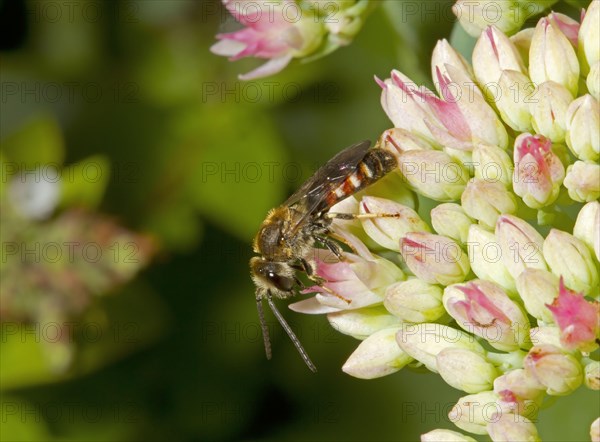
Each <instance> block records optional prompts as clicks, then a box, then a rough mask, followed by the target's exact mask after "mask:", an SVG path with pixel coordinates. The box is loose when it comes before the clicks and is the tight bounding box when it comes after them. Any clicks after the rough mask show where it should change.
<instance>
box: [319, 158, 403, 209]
mask: <svg viewBox="0 0 600 442" xmlns="http://www.w3.org/2000/svg"><path fill="white" fill-rule="evenodd" d="M397 166H398V162H397V161H396V158H395V157H394V155H392V154H391V153H390V152H388V151H387V150H383V149H379V148H375V149H371V150H369V151H367V153H366V155H365V157H364V158H363V159H362V160H361V161H360V162H359V163H358V164H357V165H356V169H355V170H354V172H352V173H351V174H350V175H348V176H347V177H346V178H345V179H344V181H343V182H342V184H340V185H339V186H338V187H336V188H335V189H333V190H332V191H331V192H329V194H328V195H327V197H326V198H325V201H326V202H327V205H328V207H331V206H333V205H334V204H336V203H337V202H338V201H341V200H343V199H344V198H347V197H349V196H351V195H353V194H355V193H356V192H358V191H360V190H362V189H364V188H365V187H368V186H370V185H371V184H373V183H374V182H375V181H377V180H379V179H381V178H383V177H384V176H385V175H386V174H388V173H389V172H391V171H392V170H394V169H395V168H396V167H397Z"/></svg>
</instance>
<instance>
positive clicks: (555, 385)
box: [524, 345, 583, 396]
mask: <svg viewBox="0 0 600 442" xmlns="http://www.w3.org/2000/svg"><path fill="white" fill-rule="evenodd" d="M524 366H525V371H526V372H527V373H528V374H529V375H531V376H533V377H534V378H535V379H537V381H538V382H539V383H540V384H542V385H543V386H544V387H545V388H546V393H548V394H550V395H553V396H563V395H567V394H569V393H572V392H573V391H575V390H576V389H577V388H578V387H579V386H580V385H581V383H582V381H583V369H582V367H581V364H580V363H579V362H578V361H577V359H575V358H574V357H573V356H571V355H570V354H568V353H565V352H563V351H562V350H561V349H560V348H557V347H553V346H551V345H541V346H535V347H533V348H532V349H531V350H529V353H528V354H527V356H526V357H525V360H524Z"/></svg>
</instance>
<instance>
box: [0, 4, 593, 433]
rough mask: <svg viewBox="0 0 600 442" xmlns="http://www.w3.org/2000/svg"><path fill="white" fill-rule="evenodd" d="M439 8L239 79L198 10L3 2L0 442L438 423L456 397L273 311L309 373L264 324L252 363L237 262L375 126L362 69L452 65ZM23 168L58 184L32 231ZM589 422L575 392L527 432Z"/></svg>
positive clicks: (460, 41)
mask: <svg viewBox="0 0 600 442" xmlns="http://www.w3.org/2000/svg"><path fill="white" fill-rule="evenodd" d="M425 4H426V5H425ZM451 4H452V2H450V1H430V2H422V3H419V2H403V1H387V2H384V5H383V7H382V8H379V9H377V10H376V11H375V12H374V13H373V14H372V15H371V17H370V18H369V19H368V21H367V23H366V25H365V26H364V29H363V30H362V31H361V33H360V34H359V35H358V37H357V38H356V39H355V41H354V42H353V44H352V45H350V46H348V47H346V48H342V49H340V50H338V51H337V52H335V53H333V54H332V55H330V56H328V57H326V58H324V59H321V60H318V61H316V62H312V63H307V64H300V63H297V64H292V65H291V66H289V67H288V68H287V69H286V70H285V71H284V72H282V73H281V74H279V75H277V76H274V77H271V78H268V79H265V80H262V81H253V82H246V83H240V82H238V81H237V75H238V74H239V73H243V72H247V71H248V70H250V69H251V68H253V67H255V66H256V64H257V62H256V60H243V61H239V62H236V63H230V62H228V61H227V60H226V59H224V58H222V57H218V56H216V55H213V54H211V53H210V52H209V47H210V46H211V45H212V44H213V43H214V41H215V39H214V35H215V34H216V33H217V32H219V31H222V30H223V29H230V28H231V24H232V23H231V21H232V19H231V17H228V15H227V13H226V11H225V10H224V9H223V8H222V7H221V5H220V3H219V2H217V1H214V0H211V1H198V0H149V1H129V0H127V1H125V0H124V1H106V2H101V1H66V0H65V1H62V0H61V1H25V0H2V1H0V19H1V23H0V32H2V38H1V44H2V52H1V57H2V63H1V68H0V69H1V71H0V72H1V87H2V91H1V92H2V95H1V112H0V129H1V133H0V143H1V154H2V156H1V158H0V161H1V162H2V181H1V184H2V190H1V194H2V207H1V210H2V211H1V217H2V263H1V265H2V266H1V267H0V271H1V276H2V306H1V308H0V313H1V318H2V342H1V344H0V345H1V347H0V349H1V351H2V354H1V361H0V369H1V371H0V382H1V385H0V386H1V399H2V410H1V416H0V418H1V427H0V428H1V430H0V438H1V439H2V440H6V441H13V440H14V441H16V440H22V441H37V440H40V441H42V440H43V441H55V440H56V441H67V440H68V441H71V440H73V441H75V440H76V441H108V440H115V441H121V440H122V441H139V440H155V441H165V440H180V441H200V440H240V439H242V440H340V441H341V440H344V441H345V440H418V436H419V434H421V433H423V432H426V431H429V430H431V429H434V428H439V427H447V428H452V427H453V426H452V424H451V423H450V422H448V420H447V418H446V415H447V413H448V411H449V410H450V408H451V406H452V405H453V403H454V402H455V401H456V400H457V399H458V398H459V397H460V396H462V394H461V392H459V391H456V390H453V389H451V388H450V387H448V386H446V385H445V384H444V383H443V381H442V380H441V379H440V378H439V377H438V376H435V375H432V374H426V373H422V372H414V371H410V370H403V371H402V372H400V373H397V374H395V375H392V376H388V377H386V378H383V379H379V380H373V381H362V380H358V379H354V378H351V377H349V376H347V375H346V374H344V373H343V372H342V371H341V365H342V364H343V362H344V361H345V360H346V358H347V357H348V356H349V354H350V353H351V352H352V351H353V349H354V348H355V347H356V345H357V342H356V341H354V340H353V339H352V338H350V337H346V336H343V335H340V334H337V333H336V332H334V331H333V330H332V329H331V328H330V327H329V325H328V323H327V320H326V318H324V317H307V316H300V315H298V314H295V313H293V312H291V311H286V312H285V315H286V316H287V317H288V319H289V321H290V323H291V324H292V325H293V327H294V328H295V330H296V331H297V333H298V334H299V335H300V336H301V340H302V342H303V344H304V346H305V347H306V349H307V350H308V352H309V354H310V355H311V357H312V359H313V360H314V361H315V363H316V364H317V366H318V368H319V372H318V374H316V375H314V374H312V373H311V372H310V371H309V370H308V369H307V368H306V367H305V365H304V364H303V363H302V361H301V360H300V358H299V356H298V354H297V353H296V350H295V349H294V347H293V345H292V344H291V343H290V342H289V340H288V339H287V337H286V336H285V335H284V332H283V331H282V330H281V329H280V328H279V327H278V326H276V323H275V322H274V321H275V320H274V319H273V318H271V317H269V324H270V325H271V326H272V328H271V330H272V338H273V341H274V342H273V345H274V349H273V350H274V357H273V360H272V361H267V360H266V359H265V357H264V350H263V347H262V338H261V336H260V332H259V328H258V324H257V318H256V311H255V302H254V289H253V285H252V283H251V281H250V278H249V276H248V265H247V263H248V260H249V258H250V257H251V245H250V243H251V240H252V237H253V235H254V233H255V232H256V230H257V228H258V226H259V224H260V222H261V221H262V220H263V219H264V216H265V214H266V212H267V211H268V209H270V208H271V207H274V206H276V205H278V204H280V203H281V202H282V201H283V200H284V199H285V198H286V196H287V195H289V194H290V192H292V191H293V190H294V189H295V188H296V187H297V186H298V184H299V183H300V182H301V181H302V180H303V179H306V178H307V177H308V176H310V175H311V172H312V171H314V170H315V168H316V167H317V166H318V165H319V164H321V163H323V162H324V161H326V160H327V159H328V158H329V157H331V156H332V155H333V154H334V153H335V152H337V151H339V150H340V149H342V148H343V147H344V146H346V145H349V144H352V143H354V142H356V141H357V140H361V139H365V138H369V139H371V140H373V139H375V138H376V137H377V136H378V135H379V134H380V133H381V132H382V131H383V130H385V129H387V128H388V127H389V126H390V123H389V122H388V120H387V118H386V116H385V114H384V112H383V111H382V109H381V107H380V104H379V95H380V89H379V87H378V86H377V85H376V84H375V82H374V81H373V75H377V76H379V77H381V78H386V77H387V76H389V72H390V70H391V69H393V68H397V69H400V70H401V71H403V72H404V73H406V74H407V75H409V76H410V77H412V78H413V79H414V80H415V81H416V82H425V83H426V84H430V80H429V76H430V74H429V72H430V68H429V63H428V59H429V57H430V55H431V51H432V49H433V46H434V45H435V42H436V41H437V40H438V39H440V38H450V36H452V42H453V43H455V44H456V45H458V46H459V47H460V48H461V50H462V51H463V52H464V53H468V52H469V51H470V48H471V47H472V45H473V40H472V39H470V38H468V37H466V36H465V34H463V33H462V32H461V30H460V28H456V27H455V25H454V22H453V20H452V15H451V12H450V6H451ZM564 8H565V10H566V11H567V12H569V13H571V14H573V13H575V12H576V10H575V9H574V8H572V7H571V9H569V6H564ZM557 9H558V10H560V9H561V6H560V5H559V6H558V8H557ZM408 11H415V12H414V13H410V14H408ZM27 171H28V173H29V174H30V175H31V176H33V178H30V181H31V179H33V181H34V182H37V183H38V184H39V182H40V177H44V176H45V175H46V176H47V175H48V174H51V173H58V174H59V175H60V177H61V180H60V183H61V187H60V196H59V201H58V202H57V205H58V207H57V209H56V210H55V211H54V213H53V214H52V216H50V217H49V218H47V219H44V220H36V219H26V217H25V218H23V216H22V215H19V214H18V213H17V212H18V211H15V210H14V208H13V209H11V208H10V202H11V199H10V195H11V192H12V191H11V190H10V187H11V186H15V184H14V183H15V180H21V181H22V179H21V178H20V177H22V176H23V175H22V174H23V173H24V172H27ZM44 174H45V175H44ZM41 181H43V179H42V180H41ZM33 189H34V191H40V192H41V190H40V189H39V188H38V187H35V186H34V187H33ZM13 193H14V192H13ZM30 198H31V196H30ZM33 199H34V200H35V198H33ZM12 201H13V205H14V199H13V200H12ZM17 205H18V204H17ZM21 209H23V208H21ZM134 232H135V233H134ZM70 242H77V243H78V244H81V243H83V244H85V243H86V242H89V243H93V244H100V247H101V248H100V250H101V252H103V253H104V258H105V259H103V260H102V261H100V263H98V262H96V261H94V262H92V261H93V260H90V259H89V255H88V254H86V253H87V252H86V251H85V250H82V249H80V248H77V249H76V250H75V251H74V256H75V258H74V259H67V258H65V256H64V255H65V254H66V253H65V252H66V250H67V249H66V246H64V244H67V243H70ZM50 243H51V244H53V245H56V244H58V245H59V248H60V247H62V250H61V251H62V252H63V256H61V258H60V259H58V258H57V259H50V258H49V256H50V254H51V253H52V252H54V255H52V256H55V255H56V250H53V249H51V247H48V246H47V245H48V244H50ZM36 244H37V245H36ZM36 247H37V248H36ZM78 247H79V246H78ZM28 250H29V252H28ZM88 252H89V250H88ZM82 257H83V258H82ZM129 258H131V259H129ZM79 261H81V262H79ZM282 308H283V306H282ZM284 310H287V309H285V308H284ZM69 324H70V325H69ZM57 327H58V328H57ZM57 333H58V335H57ZM57 336H59V338H57ZM598 408H599V405H598V401H597V395H594V394H593V393H592V392H590V391H584V389H580V391H578V392H577V393H576V394H574V395H572V396H569V397H568V398H565V399H562V400H560V401H558V403H557V404H555V405H554V406H553V407H551V408H549V409H548V410H545V411H543V412H542V413H541V415H540V424H539V428H540V433H541V436H542V438H543V439H544V440H557V441H558V440H585V439H587V437H588V436H587V434H588V428H589V423H590V422H591V421H592V420H593V419H594V418H595V417H597V415H598Z"/></svg>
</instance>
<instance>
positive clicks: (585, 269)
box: [543, 229, 598, 294]
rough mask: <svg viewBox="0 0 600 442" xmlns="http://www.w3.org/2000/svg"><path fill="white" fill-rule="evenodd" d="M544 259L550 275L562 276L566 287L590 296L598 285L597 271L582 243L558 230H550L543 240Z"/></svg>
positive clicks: (588, 251) (586, 248)
mask: <svg viewBox="0 0 600 442" xmlns="http://www.w3.org/2000/svg"><path fill="white" fill-rule="evenodd" d="M543 252H544V258H545V259H546V262H547V263H548V266H549V267H550V270H551V271H552V273H554V274H555V275H556V276H562V277H563V278H564V281H565V285H566V286H567V287H570V288H572V289H573V290H576V291H578V292H583V293H584V294H592V293H594V292H593V290H594V289H596V286H597V285H598V270H597V266H596V264H595V262H594V259H593V258H592V255H591V253H590V250H589V249H588V247H587V246H586V245H585V243H584V242H583V241H580V240H579V239H577V238H575V237H574V236H573V235H571V234H570V233H567V232H563V231H561V230H558V229H552V230H550V233H549V234H548V236H547V237H546V239H545V240H544V245H543Z"/></svg>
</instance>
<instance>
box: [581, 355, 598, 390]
mask: <svg viewBox="0 0 600 442" xmlns="http://www.w3.org/2000/svg"><path fill="white" fill-rule="evenodd" d="M584 381H585V386H586V387H587V388H589V389H590V390H600V362H599V361H591V362H590V363H588V364H587V365H586V366H585V371H584Z"/></svg>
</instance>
